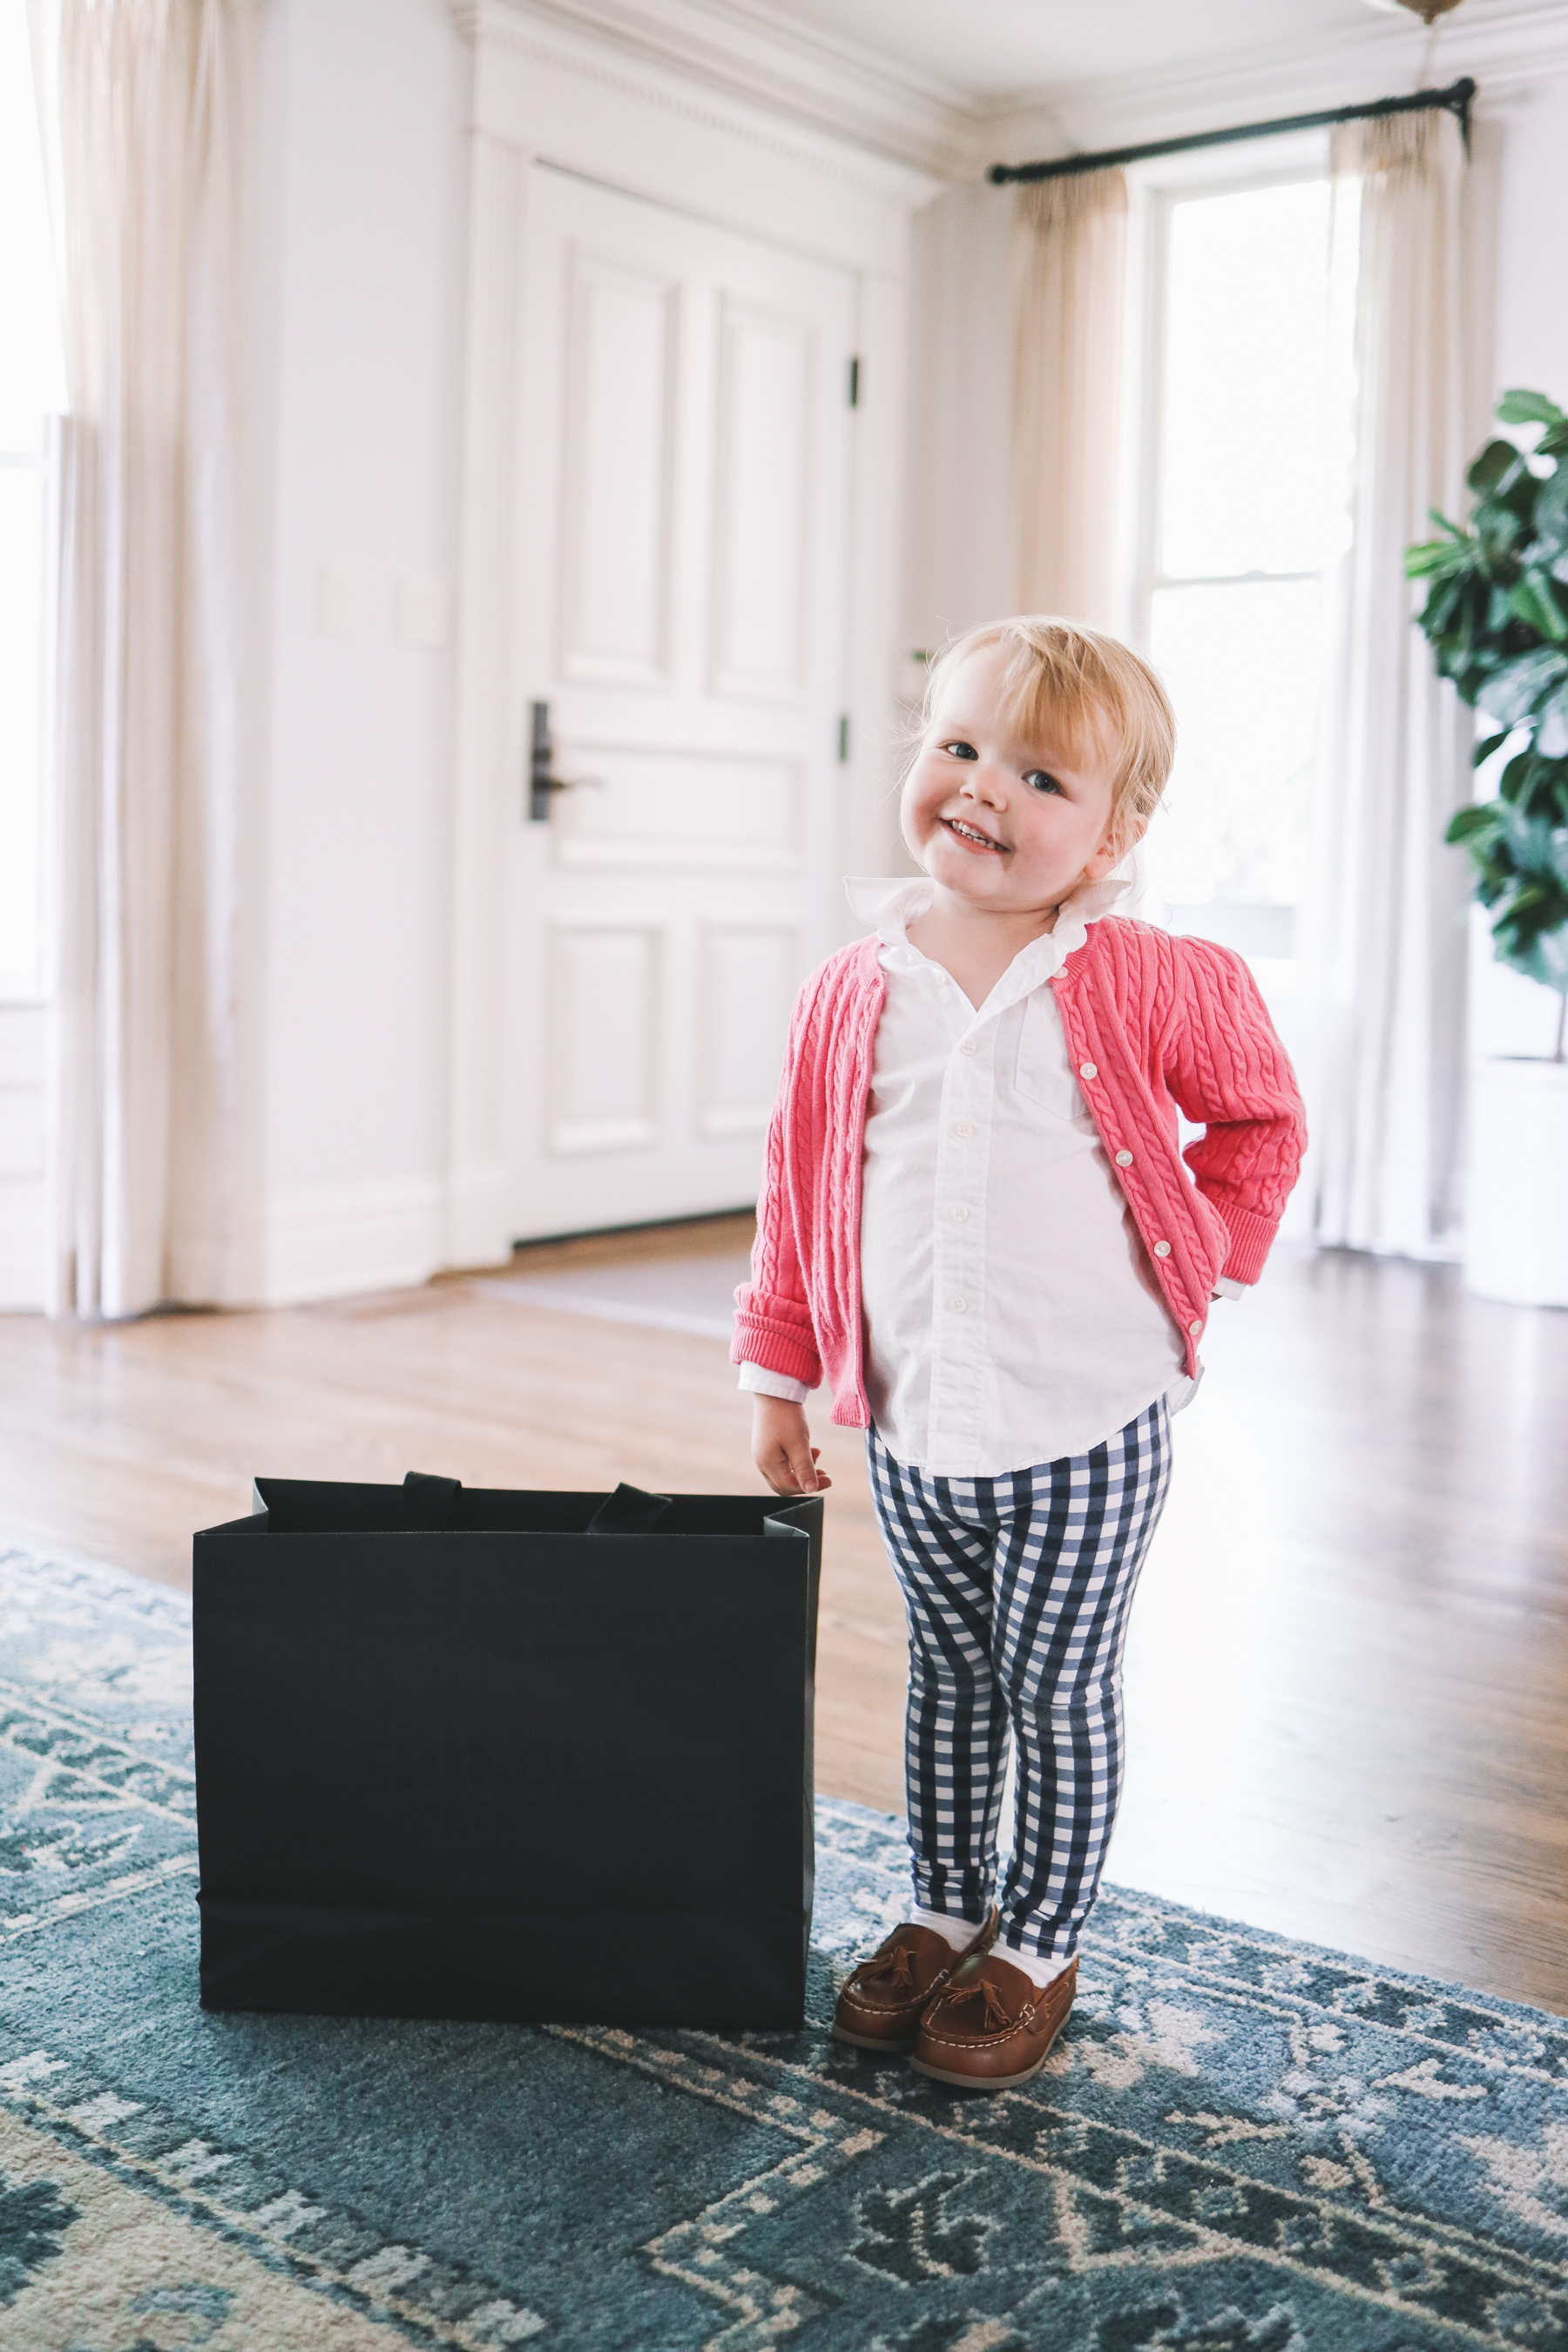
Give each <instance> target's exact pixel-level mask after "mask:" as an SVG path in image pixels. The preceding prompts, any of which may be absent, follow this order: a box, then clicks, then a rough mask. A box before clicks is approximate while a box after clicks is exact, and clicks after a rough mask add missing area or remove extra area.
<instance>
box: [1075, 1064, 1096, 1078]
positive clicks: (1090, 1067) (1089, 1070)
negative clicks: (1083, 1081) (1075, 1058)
mask: <svg viewBox="0 0 1568 2352" xmlns="http://www.w3.org/2000/svg"><path fill="white" fill-rule="evenodd" d="M1078 1074H1079V1077H1080V1078H1098V1077H1099V1076H1100V1072H1099V1070H1098V1069H1097V1068H1096V1066H1095V1065H1094V1064H1093V1063H1092V1062H1080V1063H1079V1066H1078Z"/></svg>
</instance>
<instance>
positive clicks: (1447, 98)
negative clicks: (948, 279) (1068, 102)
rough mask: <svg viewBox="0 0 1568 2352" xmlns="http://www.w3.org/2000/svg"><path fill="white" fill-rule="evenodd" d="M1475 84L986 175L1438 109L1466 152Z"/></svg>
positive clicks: (1063, 174) (1057, 174) (1136, 159)
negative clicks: (1454, 127)
mask: <svg viewBox="0 0 1568 2352" xmlns="http://www.w3.org/2000/svg"><path fill="white" fill-rule="evenodd" d="M1475 94H1476V85H1475V83H1474V81H1473V80H1472V79H1471V78H1470V76H1469V75H1468V74H1466V75H1465V76H1464V77H1463V79H1461V80H1459V81H1456V82H1450V83H1449V85H1448V87H1447V89H1418V90H1415V91H1414V92H1413V93H1412V95H1411V96H1410V97H1409V98H1374V99H1370V100H1368V101H1367V103H1366V105H1364V106H1329V107H1325V108H1324V109H1323V110H1322V112H1321V113H1320V114H1286V115H1281V116H1280V117H1279V121H1275V122H1240V123H1237V125H1236V127H1235V129H1234V130H1230V131H1192V132H1190V133H1189V134H1188V136H1187V137H1186V138H1185V139H1150V140H1147V141H1145V142H1144V144H1143V145H1142V147H1110V148H1108V149H1107V150H1106V152H1104V153H1103V154H1101V155H1055V156H1053V157H1052V158H1051V160H1050V162H1049V163H993V164H992V166H991V169H990V171H989V172H988V173H986V177H987V179H989V180H990V181H991V182H992V184H994V186H996V187H998V188H1001V187H1005V186H1006V184H1008V182H1009V181H1015V180H1063V179H1067V178H1068V177H1069V176H1070V175H1071V174H1072V173H1075V172H1108V171H1110V169H1111V167H1112V165H1114V164H1117V163H1142V162H1143V161H1144V159H1145V157H1147V156H1150V155H1181V154H1184V153H1185V152H1186V151H1187V150H1188V149H1189V148H1191V147H1228V146H1229V145H1230V144H1231V142H1233V141H1234V140H1237V139H1272V138H1274V137H1276V136H1278V134H1279V132H1281V131H1322V130H1326V129H1327V128H1328V126H1329V125H1330V124H1331V123H1335V122H1370V121H1373V120H1375V118H1376V117H1377V116H1379V115H1383V114H1425V113H1427V112H1428V111H1430V110H1431V109H1433V108H1434V107H1439V106H1440V107H1441V108H1442V109H1443V110H1444V111H1445V112H1446V113H1447V114H1451V115H1453V116H1454V118H1455V120H1456V121H1458V126H1459V135H1460V137H1461V138H1462V139H1463V140H1464V142H1465V152H1466V154H1467V155H1468V153H1469V152H1470V100H1472V99H1473V98H1474V96H1475Z"/></svg>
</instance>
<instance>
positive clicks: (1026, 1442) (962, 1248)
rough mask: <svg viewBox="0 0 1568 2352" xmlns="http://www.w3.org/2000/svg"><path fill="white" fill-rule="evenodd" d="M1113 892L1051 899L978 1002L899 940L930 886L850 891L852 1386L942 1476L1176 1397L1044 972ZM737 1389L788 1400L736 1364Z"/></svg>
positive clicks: (1176, 1354)
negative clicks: (860, 1067)
mask: <svg viewBox="0 0 1568 2352" xmlns="http://www.w3.org/2000/svg"><path fill="white" fill-rule="evenodd" d="M1125 887H1126V886H1125V885H1124V884H1121V883H1105V884H1100V885H1099V886H1097V887H1091V888H1087V889H1084V890H1082V891H1079V893H1078V894H1077V895H1076V897H1074V898H1071V899H1068V901H1067V902H1066V904H1065V905H1064V906H1063V907H1062V908H1061V910H1060V912H1059V913H1058V917H1057V924H1056V929H1054V930H1053V931H1052V932H1050V933H1049V934H1048V935H1047V937H1045V938H1043V939H1038V940H1032V941H1031V942H1030V944H1029V946H1027V947H1026V948H1025V949H1023V950H1021V951H1020V952H1019V954H1017V955H1016V957H1015V958H1014V960H1013V961H1012V963H1011V964H1010V965H1009V966H1008V968H1007V970H1006V971H1005V972H1004V974H1003V975H1002V978H1001V979H1000V980H999V981H998V982H997V983H996V985H995V987H994V989H993V990H992V992H991V993H990V995H989V996H988V997H987V998H986V1000H985V1002H984V1004H983V1005H982V1006H981V1007H980V1008H979V1010H978V1011H976V1010H975V1008H974V1007H973V1005H972V1004H971V1003H970V1002H969V999H968V998H967V997H966V996H965V995H964V993H963V990H962V989H961V988H960V987H959V985H958V982H956V981H955V980H954V979H953V978H952V975H951V974H950V973H949V972H947V971H944V970H943V968H942V965H940V964H938V963H933V962H932V961H931V959H930V958H929V957H927V956H923V955H921V952H920V950H919V949H918V948H916V947H914V946H913V945H912V944H911V943H910V940H909V937H908V935H907V931H906V925H907V924H908V923H910V922H911V921H913V920H914V919H915V918H916V917H917V916H918V915H920V914H921V913H922V912H923V911H924V909H925V908H927V907H928V906H929V905H930V903H931V884H930V883H929V882H926V881H913V882H896V881H894V882H851V883H850V884H849V886H848V888H849V898H850V904H851V905H852V906H853V907H854V908H855V911H856V913H857V914H858V916H859V917H860V918H861V919H862V920H863V921H865V922H867V923H869V924H872V925H874V926H875V927H876V929H877V933H878V937H879V940H880V941H881V949H880V962H881V967H882V971H883V972H884V973H885V975H886V979H887V997H886V1001H885V1003H884V1004H883V1007H882V1013H881V1018H880V1020H879V1023H878V1026H877V1038H876V1048H875V1058H874V1064H873V1071H872V1078H871V1092H870V1097H869V1100H868V1104H867V1115H866V1148H865V1167H864V1173H863V1181H862V1192H861V1209H860V1277H861V1299H862V1306H863V1311H864V1316H865V1325H866V1346H867V1359H866V1388H867V1394H868V1399H869V1402H870V1406H871V1414H872V1418H873V1420H874V1421H875V1423H876V1425H877V1429H878V1432H879V1434H880V1436H881V1439H882V1442H883V1444H885V1445H886V1446H887V1447H888V1449H889V1452H890V1453H891V1454H893V1455H894V1457H895V1458H896V1459H897V1460H898V1461H900V1462H903V1463H906V1464H909V1465H911V1466H913V1467H918V1468H921V1469H923V1470H927V1471H930V1472H931V1473H932V1474H933V1475H937V1476H940V1477H985V1478H994V1477H1000V1476H1002V1475H1005V1473H1006V1472H1008V1471H1011V1470H1023V1469H1027V1468H1029V1467H1030V1466H1031V1465H1034V1464H1036V1463H1039V1462H1052V1461H1056V1460H1058V1459H1059V1458H1060V1457H1061V1456H1063V1455H1065V1454H1084V1453H1087V1452H1088V1451H1089V1448H1090V1447H1092V1446H1094V1445H1097V1444H1100V1441H1101V1440H1102V1439H1104V1438H1107V1437H1110V1436H1111V1435H1113V1434H1114V1433H1115V1432H1116V1431H1117V1430H1119V1429H1120V1428H1121V1426H1122V1425H1123V1423H1126V1422H1128V1421H1131V1419H1132V1417H1133V1415H1134V1414H1135V1413H1139V1412H1142V1411H1143V1409H1144V1408H1145V1407H1146V1406H1148V1405H1150V1404H1152V1402H1154V1400H1155V1399H1156V1398H1157V1397H1160V1396H1168V1397H1169V1401H1170V1402H1171V1404H1172V1406H1173V1408H1176V1407H1179V1406H1180V1405H1181V1404H1184V1403H1185V1402H1186V1401H1187V1399H1188V1398H1189V1397H1190V1395H1191V1394H1192V1391H1193V1387H1194V1383H1193V1382H1192V1381H1188V1380H1187V1379H1186V1378H1185V1376H1184V1373H1183V1370H1182V1360H1183V1350H1182V1343H1181V1339H1180V1337H1179V1335H1178V1334H1177V1332H1176V1330H1175V1328H1174V1326H1173V1323H1172V1321H1171V1318H1170V1315H1169V1312H1168V1311H1167V1309H1166V1307H1165V1306H1164V1304H1163V1299H1162V1297H1161V1295H1160V1292H1159V1290H1158V1288H1157V1286H1156V1285H1155V1282H1154V1278H1153V1276H1152V1272H1151V1271H1150V1269H1149V1266H1148V1263H1147V1260H1146V1258H1145V1257H1144V1254H1143V1244H1142V1238H1141V1236H1140V1234H1139V1233H1138V1231H1137V1228H1136V1226H1135V1224H1134V1223H1133V1220H1132V1213H1131V1210H1130V1209H1129V1208H1128V1206H1127V1203H1126V1202H1125V1200H1124V1199H1123V1197H1122V1194H1121V1189H1120V1187H1119V1185H1118V1184H1117V1182H1116V1181H1115V1178H1114V1176H1113V1174H1112V1171H1111V1168H1110V1160H1109V1158H1108V1156H1107V1154H1106V1151H1105V1148H1104V1146H1103V1145H1102V1144H1101V1142H1100V1136H1099V1132H1098V1130H1097V1129H1096V1127H1095V1125H1094V1121H1093V1119H1092V1118H1090V1116H1089V1110H1088V1108H1087V1107H1086V1105H1085V1103H1084V1100H1083V1097H1082V1094H1081V1092H1080V1090H1079V1086H1078V1082H1077V1079H1076V1078H1075V1077H1074V1076H1073V1073H1072V1071H1071V1068H1070V1067H1069V1066H1068V1051H1067V1039H1066V1036H1065V1034H1064V1032H1063V1029H1062V1024H1061V1016H1060V1013H1059V1012H1058V1007H1057V1003H1056V999H1055V996H1054V994H1053V992H1052V990H1051V988H1050V986H1049V982H1050V980H1051V977H1052V974H1053V973H1055V972H1057V971H1059V970H1060V969H1061V966H1062V964H1063V962H1064V961H1066V959H1067V957H1068V955H1070V954H1071V952H1072V950H1074V948H1077V947H1080V946H1081V945H1082V944H1083V941H1084V938H1085V936H1086V924H1087V922H1088V920H1089V919H1092V918H1093V917H1094V916H1095V915H1097V914H1100V913H1102V912H1104V910H1105V909H1106V908H1107V907H1109V906H1110V905H1111V904H1113V903H1114V901H1115V900H1116V899H1117V898H1120V897H1121V894H1122V891H1123V889H1124V888H1125ZM742 1387H743V1388H747V1389H751V1390H753V1391H761V1392H762V1393H763V1394H767V1395H788V1396H790V1397H792V1398H794V1399H795V1400H796V1401H797V1402H804V1401H805V1394H806V1391H805V1390H804V1389H803V1388H802V1387H801V1385H800V1383H799V1382H798V1381H789V1380H787V1379H784V1378H783V1377H781V1376H780V1375H777V1374H774V1373H771V1372H767V1371H764V1370H761V1369H760V1368H759V1367H756V1366H753V1365H746V1366H745V1367H743V1368H742Z"/></svg>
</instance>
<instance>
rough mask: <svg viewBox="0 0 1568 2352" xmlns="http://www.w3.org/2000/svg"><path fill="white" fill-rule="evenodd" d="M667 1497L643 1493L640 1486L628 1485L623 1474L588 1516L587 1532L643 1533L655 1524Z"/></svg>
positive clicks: (656, 1524)
mask: <svg viewBox="0 0 1568 2352" xmlns="http://www.w3.org/2000/svg"><path fill="white" fill-rule="evenodd" d="M671 1499H672V1498H671V1496H668V1495H645V1494H644V1492H643V1490H642V1488H641V1487H640V1486H627V1485H626V1481H625V1479H624V1478H623V1480H622V1481H621V1483H620V1485H619V1486H617V1487H616V1491H615V1493H614V1494H613V1495H606V1496H605V1499H604V1501H603V1502H602V1503H601V1504H600V1506H599V1507H598V1509H597V1510H596V1511H595V1514H594V1516H593V1517H592V1518H591V1519H590V1520H589V1522H588V1528H587V1532H588V1534H589V1535H591V1536H646V1535H647V1532H648V1530H649V1528H656V1527H658V1523H659V1521H660V1519H662V1518H663V1517H664V1515H665V1513H666V1511H668V1508H669V1506H670V1502H671Z"/></svg>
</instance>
